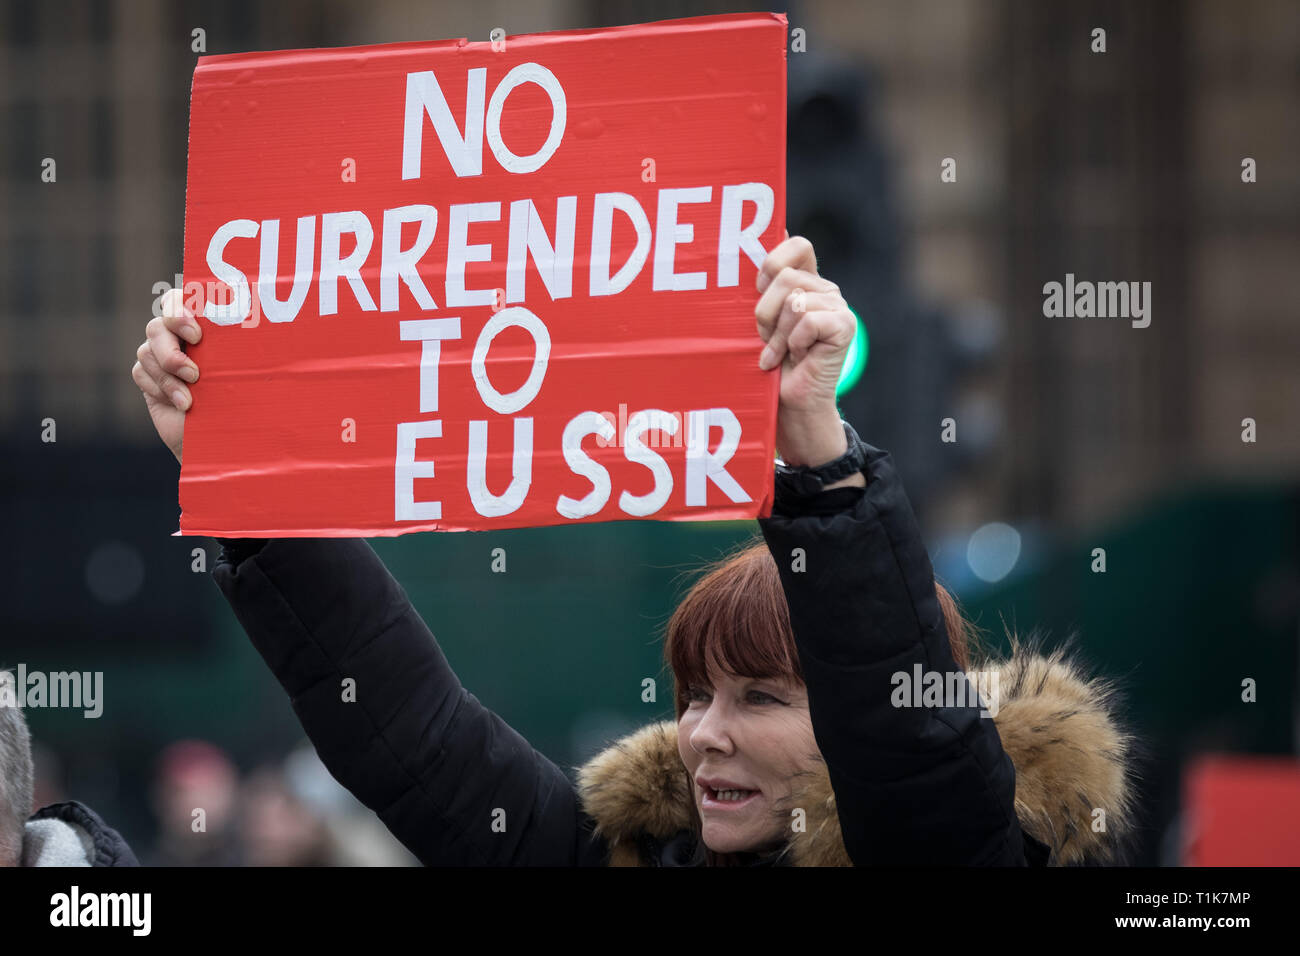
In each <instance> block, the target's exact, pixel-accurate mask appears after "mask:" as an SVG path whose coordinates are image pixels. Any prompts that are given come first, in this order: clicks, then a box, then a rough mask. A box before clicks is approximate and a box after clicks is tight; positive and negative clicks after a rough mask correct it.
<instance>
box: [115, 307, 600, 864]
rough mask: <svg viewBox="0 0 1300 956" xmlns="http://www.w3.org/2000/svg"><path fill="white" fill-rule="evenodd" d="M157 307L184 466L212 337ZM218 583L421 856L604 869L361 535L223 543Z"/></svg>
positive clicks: (159, 423)
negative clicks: (201, 349)
mask: <svg viewBox="0 0 1300 956" xmlns="http://www.w3.org/2000/svg"><path fill="white" fill-rule="evenodd" d="M160 304H161V310H160V311H161V313H162V314H161V315H158V316H155V317H153V318H152V319H150V320H149V322H148V324H147V325H146V326H145V341H144V342H143V343H141V345H140V347H139V348H138V349H137V350H136V362H135V365H134V366H133V367H132V369H131V378H132V380H133V381H134V382H135V383H136V385H137V386H138V387H139V388H140V391H141V393H142V394H143V396H144V401H145V405H146V407H147V408H148V410H149V415H150V417H151V418H152V420H153V423H154V428H155V430H157V432H158V436H159V437H160V438H161V439H162V440H163V443H164V444H166V445H167V447H168V448H169V449H170V450H171V452H172V454H173V455H175V456H176V460H177V461H178V462H179V461H181V456H182V453H183V439H184V432H185V417H186V415H187V414H188V413H189V410H190V408H191V407H192V406H193V403H194V401H195V395H194V391H197V390H198V389H194V390H192V389H191V388H190V386H191V385H194V384H195V383H197V382H198V381H199V368H198V366H197V365H196V364H195V363H194V360H193V359H192V358H191V357H190V356H189V355H187V354H186V352H185V346H186V344H190V345H193V344H197V343H198V342H199V341H200V340H201V339H202V337H203V330H202V327H201V326H200V324H199V323H198V321H197V320H196V319H195V317H194V315H193V313H192V312H191V311H190V310H189V309H187V308H186V307H185V304H184V302H183V300H182V296H181V293H180V291H179V290H172V291H171V292H169V293H167V294H166V295H164V296H163V297H162V300H161V303H160ZM200 388H201V386H200ZM213 577H214V578H215V579H216V582H217V585H218V586H219V587H220V588H221V591H222V593H223V594H224V595H225V596H226V599H227V600H228V601H229V602H230V605H231V607H232V608H233V609H234V611H235V616H236V617H238V618H239V622H240V623H241V624H242V625H243V626H244V630H245V631H246V632H247V633H248V636H249V637H250V638H251V639H252V641H253V645H254V646H255V647H256V648H257V650H258V651H259V652H260V653H261V655H262V657H263V658H265V660H266V662H267V664H269V665H270V667H271V670H272V671H274V672H275V676H276V677H277V678H278V679H279V681H280V683H281V685H282V686H283V687H284V689H285V690H286V691H287V692H288V694H289V698H290V700H291V701H292V703H293V708H294V710H295V711H296V712H297V714H298V718H299V720H301V721H302V725H303V728H304V729H305V730H306V731H307V735H308V736H309V737H310V738H311V740H312V743H314V744H315V745H316V751H317V752H318V753H319V754H320V757H321V760H322V761H324V763H325V766H326V767H328V768H329V771H330V772H331V773H332V774H333V775H334V777H335V778H336V779H337V780H338V781H339V782H340V783H342V784H343V785H344V786H345V787H347V788H348V789H349V790H351V791H352V792H353V793H354V794H355V795H356V796H357V798H358V799H359V800H361V801H362V802H363V803H364V804H366V806H368V807H370V808H371V809H372V810H374V811H375V812H376V813H377V814H379V817H380V819H382V820H383V821H384V823H385V824H387V825H388V828H389V829H390V830H392V831H393V833H394V834H395V835H396V836H397V838H398V839H399V840H401V841H402V843H404V844H405V845H406V847H407V848H408V849H409V850H410V851H411V852H412V853H414V854H415V855H416V856H417V857H418V858H419V859H420V860H421V861H422V862H424V863H426V864H516V865H519V864H523V865H528V864H549V865H573V864H578V865H584V864H600V863H603V862H604V858H605V854H606V847H605V845H604V842H603V841H601V840H593V839H592V838H591V825H590V821H589V820H588V819H587V818H586V816H585V815H584V814H583V813H582V812H581V810H580V808H579V805H578V799H577V796H576V794H575V792H574V789H573V785H572V784H571V783H570V781H569V779H568V778H567V777H566V776H565V774H564V773H563V771H561V770H560V769H559V768H558V767H556V766H555V765H554V764H553V763H551V761H549V760H547V759H546V758H545V757H543V756H542V755H541V754H539V753H537V752H536V751H535V750H534V749H533V748H532V747H531V746H529V744H528V741H526V740H524V738H523V737H521V736H519V734H517V733H515V731H514V730H512V729H511V728H510V727H509V726H507V725H506V723H505V722H504V721H503V720H501V718H499V717H498V716H497V715H496V714H494V713H492V712H491V711H490V710H488V709H487V708H486V707H484V706H483V705H482V704H480V703H479V702H478V700H477V699H476V698H475V697H474V695H473V694H471V693H469V692H468V691H466V690H465V688H464V687H462V686H461V684H460V681H459V680H458V679H457V677H456V675H455V673H453V672H452V669H451V667H450V666H449V665H448V663H447V659H446V658H445V657H444V656H443V653H442V650H441V649H440V648H439V647H438V644H437V642H436V641H435V640H434V639H433V635H432V634H431V633H430V632H429V629H428V628H427V627H426V626H425V624H424V621H422V620H421V619H420V615H419V614H417V613H416V611H415V608H413V607H412V606H411V602H410V601H409V600H408V599H407V596H406V593H405V592H404V591H403V590H402V588H401V586H400V585H399V584H398V583H397V582H396V581H395V580H393V577H392V575H390V574H389V573H388V569H387V568H385V567H384V564H383V562H382V561H380V560H379V556H378V555H376V554H375V552H374V550H373V549H372V548H371V547H370V545H368V544H367V543H366V542H365V541H361V540H338V539H318V538H298V539H295V538H287V539H277V540H272V541H261V540H240V541H234V540H232V541H222V553H221V556H220V558H219V559H218V561H217V564H216V565H215V567H214V568H213Z"/></svg>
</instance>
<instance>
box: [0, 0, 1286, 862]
mask: <svg viewBox="0 0 1300 956" xmlns="http://www.w3.org/2000/svg"><path fill="white" fill-rule="evenodd" d="M760 8H762V7H761V5H758V4H754V3H728V2H716V3H708V4H697V3H687V2H654V3H650V2H633V0H625V2H612V0H536V2H530V3H522V2H513V3H512V2H494V0H479V2H476V3H473V4H465V3H460V2H455V3H450V2H449V3H438V2H427V0H422V2H418V3H417V2H406V0H367V2H365V3H357V2H344V0H289V2H254V0H236V2H184V0H182V2H171V0H122V2H118V3H109V2H69V3H60V2H39V0H7V2H6V3H5V4H4V6H3V12H2V13H0V104H3V106H2V113H3V118H2V119H0V123H2V124H3V125H2V126H0V462H3V465H2V466H0V483H3V503H2V504H0V509H3V510H2V511H0V514H2V515H3V517H4V529H5V531H6V532H7V534H6V538H7V540H6V542H5V547H4V549H3V558H2V559H0V560H2V561H3V569H2V571H3V573H2V574H0V581H2V582H3V589H4V593H3V597H2V599H0V615H2V620H3V627H2V628H0V665H16V664H17V663H18V662H24V663H25V664H26V665H27V667H28V668H29V669H33V670H43V671H60V670H77V671H94V670H100V671H103V672H104V698H105V703H104V713H103V716H102V717H100V718H98V719H86V718H84V717H82V716H81V713H80V712H79V711H66V710H65V711H58V710H38V709H29V710H28V714H27V716H28V720H29V723H30V725H31V728H32V732H33V735H34V737H35V738H36V739H37V740H38V742H39V747H38V769H39V771H40V776H41V787H42V791H41V795H40V796H39V799H41V801H42V802H50V801H51V800H54V799H60V798H62V797H65V796H68V797H75V798H77V799H81V800H83V801H85V802H87V803H89V804H90V805H91V806H93V807H95V808H96V809H97V810H99V811H100V812H101V813H102V814H103V815H104V816H105V817H106V818H107V819H108V820H109V822H110V823H112V824H113V825H115V826H117V827H118V828H119V829H121V830H122V831H123V833H124V835H125V836H126V837H127V839H128V841H129V842H131V843H132V845H133V846H135V847H136V849H137V851H138V852H139V853H140V855H141V856H142V858H144V859H146V861H148V860H157V861H171V862H222V861H227V862H244V863H259V862H290V863H311V862H360V863H383V862H409V857H406V856H405V855H404V854H403V853H402V852H401V851H400V848H394V847H393V846H392V845H391V842H389V841H387V840H386V835H385V834H383V833H382V832H379V833H376V832H375V830H376V825H374V822H373V818H370V817H369V816H368V815H367V814H366V813H365V812H364V811H362V810H360V809H359V808H358V807H357V806H356V805H355V804H354V803H350V802H349V801H350V798H349V797H347V795H346V794H341V793H339V792H338V789H337V786H336V785H333V783H332V781H331V780H329V778H328V775H327V774H325V773H324V771H323V770H322V769H321V768H320V766H319V764H318V763H316V762H314V756H313V755H312V754H311V751H310V748H309V747H308V748H306V749H305V750H304V749H303V747H302V734H301V731H300V729H299V727H298V725H297V722H296V720H295V718H294V716H293V714H292V712H291V710H290V708H289V704H288V702H287V700H286V699H285V697H284V695H283V693H282V692H281V690H280V688H279V686H278V685H277V684H276V683H275V682H274V680H273V679H272V677H271V676H270V674H269V672H268V671H267V670H266V668H265V667H264V666H263V664H262V661H261V659H260V658H259V657H258V656H257V655H256V653H255V652H254V651H253V650H252V648H251V646H250V645H249V644H248V643H247V641H246V640H245V638H244V637H243V634H242V632H241V630H240V628H239V626H238V624H237V622H236V621H235V619H234V617H233V615H232V614H231V613H230V611H229V608H228V606H227V605H226V604H225V602H224V601H223V599H222V598H221V596H220V594H219V592H218V590H217V589H216V587H215V586H214V584H213V583H212V582H211V580H210V576H209V575H208V574H207V573H206V572H199V571H195V570H193V568H194V566H195V562H196V558H195V556H194V554H193V549H194V548H196V547H198V548H204V552H203V553H202V555H201V558H202V559H203V560H204V561H205V562H206V567H207V568H210V567H211V563H212V561H213V560H214V559H215V557H216V551H217V548H216V545H215V543H214V542H212V541H210V540H207V539H194V538H173V537H170V535H171V533H172V532H173V531H175V530H176V527H177V516H178V513H179V512H178V506H177V494H176V490H177V489H176V479H177V473H178V469H177V466H176V464H175V461H174V460H173V459H172V457H171V455H170V454H169V453H168V452H167V451H166V450H165V449H164V448H163V447H162V444H161V442H159V441H158V439H157V438H156V436H155V435H154V432H153V430H152V427H151V425H150V423H149V419H148V415H147V413H146V412H145V408H144V403H143V401H142V399H141V396H140V393H139V391H138V389H137V388H136V387H135V385H134V383H133V382H132V381H131V378H130V368H131V365H132V363H133V362H134V360H135V356H134V352H135V348H136V346H137V345H138V344H139V343H140V342H141V341H142V340H143V332H144V326H145V323H146V322H147V321H148V319H149V318H150V315H151V311H150V310H151V306H152V303H153V300H154V298H155V297H156V296H157V294H158V291H159V288H157V287H156V284H159V283H169V284H170V283H172V282H173V281H174V276H175V274H176V273H177V272H178V271H179V270H180V267H181V243H182V226H183V219H184V201H185V162H186V142H187V130H188V108H189V88H190V80H191V76H192V72H193V68H194V64H195V61H196V59H197V56H198V53H196V52H195V50H194V45H195V43H196V34H195V32H194V31H196V30H201V31H202V34H201V37H202V40H203V44H204V48H205V50H206V52H208V53H227V52H236V51H244V50H259V49H265V50H272V49H283V48H294V47H322V46H343V45H356V44H367V43H381V42H390V41H402V40H437V39H445V38H449V37H461V36H466V37H470V38H473V39H481V40H486V39H488V36H489V33H490V32H491V30H492V29H493V28H495V27H502V28H503V29H504V30H505V31H506V33H507V34H508V35H515V34H522V33H532V32H538V31H545V30H557V29H573V28H580V27H600V26H611V25H616V24H624V23H635V22H643V21H648V20H658V19H669V18H673V17H679V16H696V15H701V14H707V13H721V12H732V11H742V10H754V9H760ZM770 9H777V10H782V11H785V12H787V13H788V15H789V20H790V26H791V28H792V31H793V30H794V29H796V28H798V29H801V30H803V31H804V33H803V43H804V45H805V49H803V50H799V51H797V52H791V53H790V55H789V80H790V102H789V183H788V192H789V195H788V222H789V229H790V232H791V234H800V233H802V234H804V235H807V236H809V237H810V238H812V239H813V242H814V245H815V246H816V248H817V251H818V253H819V256H820V258H821V266H822V270H821V271H822V273H823V274H824V275H826V276H828V277H830V278H831V279H833V280H834V281H836V282H837V283H838V284H839V285H840V286H841V288H842V290H843V291H844V293H845V295H846V298H848V299H849V301H850V304H851V305H852V306H853V307H854V309H855V311H856V312H857V313H858V315H859V316H860V318H861V320H862V323H863V325H864V326H865V332H866V339H867V342H868V343H869V345H868V348H867V349H866V354H867V362H866V366H865V369H864V370H863V372H862V375H861V377H860V378H859V379H858V380H857V381H856V383H855V384H853V385H852V386H851V387H849V388H847V389H846V390H845V391H844V393H843V395H842V398H841V404H842V408H843V411H844V414H845V415H846V417H848V418H849V419H850V420H851V421H852V422H853V423H854V424H855V426H856V427H857V428H858V430H859V431H860V432H861V434H862V435H863V437H864V438H866V439H867V441H869V442H871V443H872V444H874V445H877V446H879V447H882V448H886V449H888V450H890V451H891V452H893V454H894V458H895V461H896V463H897V466H898V468H899V471H900V473H901V475H902V477H903V480H904V482H905V485H906V487H907V488H908V491H909V494H910V496H911V498H912V502H913V505H914V507H915V508H916V511H917V513H918V516H919V517H920V519H921V522H922V526H923V528H924V531H925V534H926V540H927V544H928V546H929V550H930V554H931V557H932V560H933V562H934V565H935V569H936V572H937V574H938V575H939V577H940V579H941V580H942V581H944V583H946V584H947V585H948V586H949V587H950V588H951V589H952V590H954V591H955V593H957V595H958V596H959V597H960V598H961V599H962V602H963V604H964V606H965V607H966V609H967V610H968V612H969V613H970V615H971V617H973V618H974V620H975V621H976V623H977V624H978V625H980V626H981V627H982V628H984V629H985V639H986V643H987V644H988V645H989V646H991V647H994V648H997V647H998V646H1003V647H1005V640H1004V639H1005V634H1006V629H1007V628H1013V629H1015V630H1017V631H1018V632H1020V633H1028V632H1030V631H1031V630H1034V629H1038V630H1040V631H1041V632H1043V633H1044V634H1046V635H1047V637H1048V640H1049V641H1053V642H1054V641H1058V640H1060V639H1063V638H1065V637H1066V636H1068V635H1070V634H1072V633H1077V634H1078V636H1079V640H1080V647H1081V649H1082V651H1083V653H1084V655H1085V657H1086V659H1087V660H1088V661H1089V662H1090V663H1092V664H1093V665H1095V667H1096V668H1097V669H1098V671H1100V672H1101V673H1104V674H1106V675H1108V676H1112V677H1115V678H1118V679H1120V680H1121V681H1122V683H1123V686H1124V687H1125V689H1126V691H1127V708H1128V710H1127V713H1128V716H1129V719H1130V721H1131V722H1132V724H1133V726H1134V729H1135V730H1136V731H1137V732H1138V733H1139V734H1141V735H1142V736H1143V737H1144V738H1145V739H1146V741H1147V753H1148V756H1147V758H1146V759H1145V761H1144V762H1143V764H1142V767H1141V773H1142V796H1143V800H1142V804H1143V818H1142V820H1141V821H1140V832H1139V845H1138V849H1137V854H1136V857H1135V862H1140V863H1165V864H1172V863H1178V862H1182V861H1184V860H1186V859H1187V858H1188V856H1187V853H1188V847H1189V846H1190V845H1191V844H1192V843H1193V842H1194V840H1195V832H1194V830H1195V827H1194V824H1193V823H1192V822H1189V819H1188V816H1189V814H1188V813H1187V806H1186V802H1185V791H1186V787H1187V780H1188V771H1189V768H1191V767H1192V766H1193V764H1194V762H1195V761H1196V760H1197V759H1198V758H1200V757H1202V756H1204V755H1207V754H1224V753H1235V754H1241V755H1273V756H1274V757H1275V758H1285V759H1280V760H1275V761H1274V762H1273V763H1272V764H1271V766H1273V767H1274V768H1281V770H1282V772H1292V771H1293V769H1294V763H1295V755H1296V749H1297V730H1298V728H1300V717H1298V715H1300V707H1298V706H1297V697H1298V695H1297V682H1298V671H1300V668H1298V666H1297V647H1298V644H1300V628H1298V626H1297V618H1298V616H1300V416H1298V411H1300V315H1297V301H1300V297H1297V295H1296V288H1295V283H1296V281H1297V268H1296V267H1297V264H1300V164H1297V162H1296V157H1297V156H1300V121H1298V120H1297V117H1298V116H1300V110H1298V109H1297V107H1298V106H1300V96H1298V95H1297V94H1298V91H1300V5H1298V4H1296V3H1294V2H1293V0H1241V2H1236V3H1231V4H1228V3H1220V2H1216V0H1187V2H1144V3H1131V2H1113V3H1104V2H1084V3H1070V4H1044V3H1038V2H1033V0H979V2H974V0H884V2H882V0H869V2H860V0H858V2H849V0H845V2H836V0H822V2H800V3H791V4H788V5H781V6H774V7H770ZM1096 28H1102V29H1104V30H1105V31H1106V36H1105V42H1106V51H1105V52H1104V53H1098V52H1094V51H1093V49H1092V47H1093V45H1094V42H1095V41H1094V38H1093V30H1094V29H1096ZM47 158H53V159H54V160H55V161H56V164H57V166H56V170H57V173H56V178H55V181H53V182H46V181H43V179H42V172H43V169H45V168H46V164H44V161H45V160H46V159H47ZM1246 158H1250V159H1253V160H1254V164H1255V169H1256V179H1257V181H1255V182H1249V183H1248V182H1243V179H1242V169H1243V161H1244V160H1245V159H1246ZM945 160H953V161H954V163H951V164H948V167H947V168H948V169H950V170H953V171H955V181H946V182H945V181H943V178H942V177H941V173H942V172H943V170H944V163H945ZM949 178H950V179H951V177H949ZM1067 272H1069V273H1074V274H1075V276H1076V277H1077V278H1078V279H1080V280H1083V279H1088V280H1094V281H1105V280H1114V281H1149V282H1151V284H1152V311H1151V315H1152V321H1151V324H1150V327H1148V328H1145V329H1137V328H1133V327H1131V326H1130V323H1129V322H1128V321H1127V320H1121V319H1079V318H1071V319H1065V318H1046V317H1045V316H1044V314H1043V292H1042V287H1043V284H1044V283H1045V282H1048V281H1058V282H1059V281H1063V280H1064V276H1065V274H1066V273H1067ZM947 418H951V419H952V420H953V423H954V424H955V428H956V437H957V440H956V441H955V442H944V441H942V440H941V428H942V426H941V422H942V421H943V420H944V419H947ZM1246 418H1251V419H1253V420H1254V422H1255V429H1256V440H1255V441H1254V442H1245V441H1243V440H1242V432H1243V419H1246ZM46 419H53V420H54V423H55V427H56V440H55V441H52V442H51V441H48V440H43V433H44V434H45V436H46V438H48V437H49V436H48V426H47V423H46V422H45V420H46ZM268 427H274V426H273V425H272V424H270V423H268ZM756 530H757V529H756V525H754V524H753V523H728V522H720V523H653V522H619V523H613V524H603V525H594V526H578V527H572V528H563V529H538V530H521V531H505V532H493V533H465V534H438V535H431V534H419V535H409V536H405V537H401V538H396V539H373V540H372V544H373V545H374V547H375V549H376V550H377V551H378V552H379V553H380V555H381V556H382V557H383V558H384V559H385V560H386V561H387V562H388V564H389V566H390V568H391V569H392V570H393V572H394V574H395V575H396V576H397V578H398V579H399V580H400V581H401V582H402V584H403V585H404V586H405V588H406V589H407V591H408V593H409V594H410V596H411V598H412V599H413V601H414V602H415V604H416V606H417V607H418V608H419V609H420V611H421V613H422V614H423V615H424V616H425V618H426V620H427V621H428V622H429V624H430V626H431V627H432V629H433V631H434V632H435V634H436V635H437V636H438V639H439V641H440V642H441V644H442V646H443V647H444V649H445V651H446V653H447V655H448V657H449V658H450V660H451V662H452V664H453V666H455V667H456V669H457V671H458V673H459V674H460V676H461V678H462V680H463V682H464V683H465V684H466V686H468V687H469V688H470V689H471V690H472V691H473V692H474V693H475V694H476V695H477V696H478V697H479V698H480V699H481V700H482V701H484V703H486V704H487V705H488V706H490V707H492V708H493V709H495V710H496V711H497V712H498V713H500V714H501V715H502V716H503V717H504V718H505V719H506V720H507V721H508V722H509V723H510V724H511V725H513V726H514V727H516V728H517V729H519V730H520V731H521V732H522V733H524V734H525V736H527V737H528V738H529V739H530V740H531V741H532V743H533V744H534V745H535V746H536V747H537V748H538V749H539V750H540V751H542V752H543V753H545V754H547V755H548V756H550V757H551V758H552V759H553V760H555V761H556V762H558V763H560V764H561V765H565V766H571V765H573V764H576V763H578V762H580V761H582V760H584V759H586V758H587V757H589V756H591V755H592V754H593V753H594V752H595V750H596V749H597V748H598V747H599V746H601V745H602V744H603V743H605V742H607V741H608V740H609V739H610V738H611V737H612V736H613V735H615V734H618V733H621V732H624V731H626V730H628V729H631V728H633V727H636V726H639V725H640V724H642V723H644V722H646V721H648V720H651V719H659V718H664V717H668V716H671V712H672V707H671V696H672V695H671V689H670V688H671V684H670V681H669V680H668V679H667V675H666V674H665V673H664V671H663V668H662V666H661V662H660V656H659V654H660V645H659V637H660V635H661V629H662V626H663V624H664V623H665V622H666V620H667V617H668V615H669V613H670V612H671V610H672V608H673V606H674V603H675V601H676V600H677V599H678V598H679V597H680V596H681V594H682V593H683V592H684V590H685V588H686V586H687V585H688V583H689V580H690V577H689V573H688V572H690V571H691V570H692V569H693V568H697V567H699V566H700V564H701V563H702V562H705V561H707V560H710V559H712V558H714V557H716V556H718V554H719V553H720V552H721V551H722V550H723V549H725V548H727V547H729V546H730V545H731V544H733V543H735V542H736V541H738V540H740V539H742V538H745V537H748V536H750V535H752V534H754V533H755V532H756ZM497 547H504V548H505V549H506V552H507V555H508V571H507V573H506V574H494V573H492V572H491V569H490V563H491V552H492V549H493V548H497ZM1096 548H1103V549H1105V558H1106V570H1105V572H1104V573H1098V572H1096V571H1094V570H1093V567H1094V563H1095V552H1094V549H1096ZM646 677H655V678H657V679H658V680H659V694H658V701H657V703H644V702H643V701H642V699H641V691H642V680H643V679H644V678H646ZM1248 678H1250V679H1253V680H1254V681H1255V682H1256V683H1257V699H1256V700H1255V701H1254V702H1245V701H1243V699H1242V693H1243V692H1242V682H1243V681H1244V680H1246V679H1248ZM200 800H201V801H203V802H202V803H199V802H197V801H200ZM200 805H202V806H211V807H216V808H218V809H219V810H220V808H225V809H224V813H222V812H218V813H217V816H218V817H219V818H220V821H224V822H220V823H219V824H217V825H214V824H213V823H212V820H211V818H210V819H209V829H210V830H212V831H213V835H212V837H211V839H210V840H208V841H207V843H206V844H205V845H204V846H202V847H199V848H197V849H195V848H194V847H193V846H192V845H191V844H192V843H193V841H188V842H187V840H186V839H183V838H182V837H183V836H186V835H187V834H188V832H189V830H190V827H189V818H188V811H187V810H186V808H187V807H192V806H200ZM1290 809H1291V810H1293V811H1294V813H1293V814H1291V815H1290V816H1289V818H1288V819H1289V820H1290V824H1291V826H1292V827H1294V826H1295V825H1296V820H1297V819H1300V806H1294V807H1291V808H1290ZM1270 819H1271V818H1270ZM378 829H379V830H382V828H378ZM180 844H184V845H185V846H186V847H188V849H186V848H181V849H178V848H177V847H178V845H180ZM187 854H188V856H187ZM1292 862H1294V861H1292Z"/></svg>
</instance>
